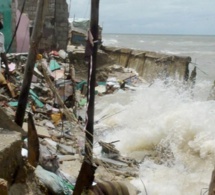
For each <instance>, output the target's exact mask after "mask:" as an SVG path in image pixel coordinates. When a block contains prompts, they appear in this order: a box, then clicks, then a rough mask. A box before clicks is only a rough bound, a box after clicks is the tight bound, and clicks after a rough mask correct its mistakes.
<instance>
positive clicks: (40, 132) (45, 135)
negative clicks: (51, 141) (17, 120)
mask: <svg viewBox="0 0 215 195" xmlns="http://www.w3.org/2000/svg"><path fill="white" fill-rule="evenodd" d="M35 127H36V130H37V134H38V136H39V137H42V138H50V137H51V136H50V134H49V131H48V129H47V128H46V127H43V126H38V125H35ZM23 129H24V131H25V132H28V124H27V123H23Z"/></svg>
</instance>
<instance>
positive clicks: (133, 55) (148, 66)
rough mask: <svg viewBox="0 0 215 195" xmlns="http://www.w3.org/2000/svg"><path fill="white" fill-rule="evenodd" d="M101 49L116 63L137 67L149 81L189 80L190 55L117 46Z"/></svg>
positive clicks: (140, 73)
mask: <svg viewBox="0 0 215 195" xmlns="http://www.w3.org/2000/svg"><path fill="white" fill-rule="evenodd" d="M101 49H102V50H103V51H104V52H106V53H107V54H108V55H109V56H110V57H111V58H113V60H114V62H115V63H116V64H119V65H121V66H123V67H126V68H133V69H135V70H136V71H137V72H138V73H139V76H141V77H143V78H144V79H145V80H146V81H148V82H152V81H153V80H154V79H156V78H161V79H163V78H168V77H171V78H173V79H179V80H185V81H186V80H188V77H189V63H190V62H191V58H190V57H182V56H175V55H166V54H161V53H156V52H150V51H141V50H132V49H127V48H116V47H104V46H102V47H101Z"/></svg>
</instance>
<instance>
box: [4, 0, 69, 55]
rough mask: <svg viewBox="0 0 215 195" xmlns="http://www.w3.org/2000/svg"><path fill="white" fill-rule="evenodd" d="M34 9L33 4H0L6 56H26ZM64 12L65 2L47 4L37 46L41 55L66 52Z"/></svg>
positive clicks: (31, 0) (30, 0) (25, 0)
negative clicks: (14, 54)
mask: <svg viewBox="0 0 215 195" xmlns="http://www.w3.org/2000/svg"><path fill="white" fill-rule="evenodd" d="M36 9H37V3H36V2H35V0H19V1H18V0H4V1H1V2H0V14H1V15H2V17H3V21H4V29H3V33H4V34H5V35H6V36H5V48H6V50H8V52H12V53H15V52H17V53H22V52H28V49H29V42H30V35H31V32H32V26H33V22H34V19H35V16H36ZM66 10H68V4H67V2H66V0H50V1H49V5H48V10H47V13H46V17H45V24H44V28H43V35H42V39H41V41H40V45H39V49H40V50H41V51H50V50H52V49H66V46H67V43H68V28H69V22H68V17H69V12H68V11H66ZM14 35H15V36H14ZM11 43H12V44H11ZM10 45H11V46H10Z"/></svg>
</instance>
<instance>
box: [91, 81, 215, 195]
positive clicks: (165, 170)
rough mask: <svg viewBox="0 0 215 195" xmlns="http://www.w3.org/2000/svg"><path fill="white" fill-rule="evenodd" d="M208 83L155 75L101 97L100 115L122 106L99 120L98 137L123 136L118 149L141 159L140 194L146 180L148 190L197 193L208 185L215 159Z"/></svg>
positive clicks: (167, 194) (168, 194)
mask: <svg viewBox="0 0 215 195" xmlns="http://www.w3.org/2000/svg"><path fill="white" fill-rule="evenodd" d="M172 83H174V84H172ZM209 89H210V83H209V82H201V83H198V82H197V84H196V86H195V88H193V89H191V88H189V87H185V86H184V85H183V83H180V82H177V81H174V82H172V81H169V82H168V84H166V83H164V82H163V81H160V80H156V81H155V82H154V83H153V84H152V85H148V84H144V85H142V86H139V87H137V88H136V90H135V91H129V90H128V91H119V92H116V93H115V94H110V95H105V96H103V97H97V99H96V118H97V119H99V118H101V117H102V116H104V115H111V114H113V113H116V112H118V111H121V110H123V111H122V112H118V114H116V115H113V116H112V117H108V118H106V119H104V120H101V121H100V122H99V123H98V124H97V125H96V126H95V128H97V133H96V140H103V141H106V142H112V141H115V140H120V141H119V142H117V143H116V144H115V145H116V147H117V149H118V150H119V151H120V152H121V153H122V154H123V155H126V156H129V157H134V158H136V159H137V161H139V162H140V172H139V174H140V176H139V178H137V179H135V180H133V181H132V183H133V184H134V185H135V186H136V187H138V188H139V189H140V190H141V191H142V194H145V189H144V185H145V188H146V189H147V191H148V194H150V195H157V194H158V195H172V194H174V195H175V194H176V195H177V194H178V195H184V194H191V195H192V194H193V195H194V194H200V193H201V190H202V189H205V188H208V186H209V183H210V178H211V173H212V170H213V167H214V163H215V152H214V151H215V150H214V149H215V128H214V127H215V101H207V95H208V91H209ZM95 153H97V154H99V150H98V147H96V149H95ZM143 183H144V185H143Z"/></svg>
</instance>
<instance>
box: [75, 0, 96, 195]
mask: <svg viewBox="0 0 215 195" xmlns="http://www.w3.org/2000/svg"><path fill="white" fill-rule="evenodd" d="M90 32H91V33H92V37H91V36H90V35H91V33H90ZM90 32H89V33H88V42H87V46H86V47H89V48H88V49H87V48H86V51H87V50H90V52H89V53H91V55H90V58H89V61H88V65H89V67H88V69H89V70H88V92H87V96H88V107H87V122H86V133H85V156H84V160H83V163H82V166H81V170H80V173H79V175H78V178H77V182H76V185H75V189H74V192H73V195H80V194H82V192H83V190H84V189H86V190H88V189H89V188H90V186H92V183H93V180H94V173H95V170H96V167H95V166H94V165H93V131H94V101H95V84H96V63H97V50H98V32H99V0H91V18H90ZM91 38H93V40H92V39H91ZM86 51H85V52H86ZM85 55H86V53H85Z"/></svg>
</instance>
